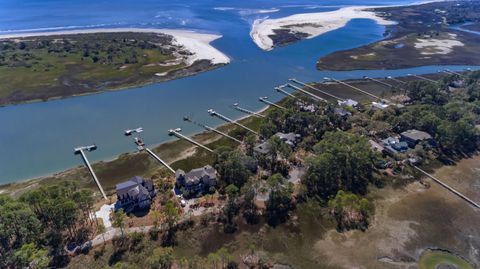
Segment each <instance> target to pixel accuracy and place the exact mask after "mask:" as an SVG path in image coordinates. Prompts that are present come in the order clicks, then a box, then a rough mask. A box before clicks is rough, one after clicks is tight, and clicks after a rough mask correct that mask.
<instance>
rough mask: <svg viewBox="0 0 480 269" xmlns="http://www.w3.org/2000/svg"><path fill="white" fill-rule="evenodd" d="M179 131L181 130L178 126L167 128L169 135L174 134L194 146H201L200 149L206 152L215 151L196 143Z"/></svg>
mask: <svg viewBox="0 0 480 269" xmlns="http://www.w3.org/2000/svg"><path fill="white" fill-rule="evenodd" d="M181 131H182V129H180V128H176V129H170V130H168V134H169V135H174V136H176V137H178V138H181V139H185V140H187V141H188V142H190V143H192V144H194V145H196V146H199V147H201V148H202V149H204V150H206V151H208V152H211V153H215V152H214V151H213V150H212V149H211V148H209V147H207V146H204V145H202V144H200V143H198V142H197V141H195V140H193V139H191V138H190V137H187V136H184V135H183V134H181V133H180V132H181Z"/></svg>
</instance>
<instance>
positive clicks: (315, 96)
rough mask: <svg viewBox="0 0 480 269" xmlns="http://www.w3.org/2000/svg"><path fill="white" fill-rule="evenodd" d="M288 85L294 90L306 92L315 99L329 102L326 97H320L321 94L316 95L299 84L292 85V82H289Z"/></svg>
mask: <svg viewBox="0 0 480 269" xmlns="http://www.w3.org/2000/svg"><path fill="white" fill-rule="evenodd" d="M287 86H288V87H290V88H292V89H294V90H297V91H299V92H301V93H304V94H306V95H308V96H310V97H312V98H313V99H315V100H317V101H322V102H327V100H325V99H324V98H322V97H320V96H317V95H315V94H313V93H311V92H307V91H306V90H304V89H302V88H300V87H297V86H295V85H292V84H290V83H287Z"/></svg>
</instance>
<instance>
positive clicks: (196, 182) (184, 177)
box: [175, 165, 217, 193]
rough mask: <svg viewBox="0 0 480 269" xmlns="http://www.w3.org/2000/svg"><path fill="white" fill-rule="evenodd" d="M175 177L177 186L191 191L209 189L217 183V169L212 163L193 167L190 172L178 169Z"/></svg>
mask: <svg viewBox="0 0 480 269" xmlns="http://www.w3.org/2000/svg"><path fill="white" fill-rule="evenodd" d="M175 177H176V179H177V180H176V183H175V186H176V187H177V188H178V189H183V190H185V191H188V192H190V193H196V192H200V191H202V192H203V191H208V190H209V189H210V188H211V187H215V186H216V185H217V171H216V170H215V169H214V168H213V167H212V166H210V165H206V166H204V167H200V168H196V169H192V170H190V172H188V173H185V172H184V171H183V170H181V169H178V170H177V171H176V172H175Z"/></svg>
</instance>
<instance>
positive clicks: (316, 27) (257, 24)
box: [250, 6, 395, 51]
mask: <svg viewBox="0 0 480 269" xmlns="http://www.w3.org/2000/svg"><path fill="white" fill-rule="evenodd" d="M369 8H374V7H372V6H351V7H344V8H340V9H338V10H334V11H328V12H317V13H301V14H295V15H291V16H287V17H283V18H278V19H263V20H262V19H258V20H255V21H254V23H253V25H252V29H251V31H250V36H251V37H252V39H253V41H254V42H255V44H257V46H258V47H260V48H261V49H263V50H266V51H268V50H272V49H273V47H274V44H273V40H272V39H271V38H270V37H269V36H270V35H274V34H275V33H274V30H279V29H290V31H291V32H298V33H305V34H307V35H308V37H307V38H308V39H310V38H314V37H317V36H319V35H321V34H324V33H326V32H329V31H333V30H336V29H339V28H342V27H343V26H345V25H346V24H347V23H348V22H349V21H350V20H352V19H371V20H374V21H375V22H377V23H378V24H380V25H393V24H395V22H393V21H388V20H385V19H383V18H381V17H380V16H378V15H377V14H375V12H373V11H367V10H366V9H369ZM376 8H378V7H376Z"/></svg>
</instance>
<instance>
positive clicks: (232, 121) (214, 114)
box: [207, 109, 260, 136]
mask: <svg viewBox="0 0 480 269" xmlns="http://www.w3.org/2000/svg"><path fill="white" fill-rule="evenodd" d="M207 112H208V114H210V116H212V117H218V118H220V119H222V120H224V121H227V122H230V123H233V124H235V125H237V126H239V127H242V128H243V129H245V130H247V131H249V132H251V133H253V134H255V135H257V136H260V134H258V133H257V132H255V131H254V130H252V129H250V128H248V127H247V126H245V125H243V124H241V123H239V122H237V121H234V120H232V119H230V118H228V117H226V116H224V115H222V114H220V113H218V112H217V111H215V110H213V109H209V110H208V111H207Z"/></svg>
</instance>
